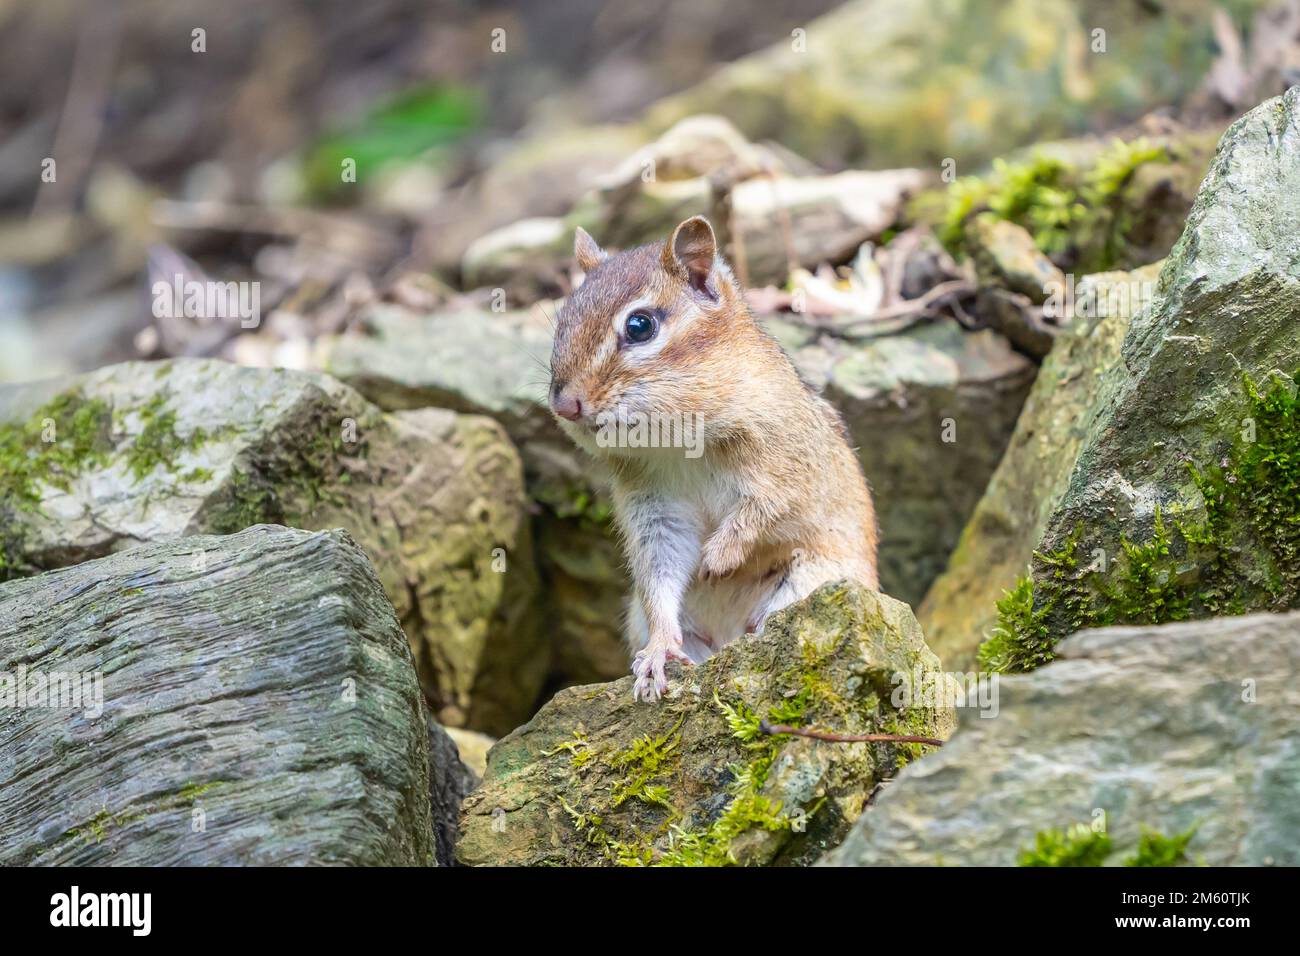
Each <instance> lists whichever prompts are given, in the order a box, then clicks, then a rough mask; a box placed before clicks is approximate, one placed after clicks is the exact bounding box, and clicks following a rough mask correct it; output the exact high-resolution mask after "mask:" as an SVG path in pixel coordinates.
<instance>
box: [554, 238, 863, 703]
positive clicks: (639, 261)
mask: <svg viewBox="0 0 1300 956" xmlns="http://www.w3.org/2000/svg"><path fill="white" fill-rule="evenodd" d="M574 245H575V248H574V252H575V255H576V257H577V260H578V264H579V266H580V267H581V268H582V269H583V271H584V272H585V273H586V279H585V281H584V282H583V283H582V285H581V286H580V287H579V288H578V289H577V291H576V292H574V293H573V295H572V296H571V297H570V298H569V300H568V301H567V302H566V303H565V304H564V306H563V307H562V308H561V310H560V315H559V322H558V327H557V329H556V334H555V347H554V352H553V355H552V359H551V405H552V409H553V410H554V411H555V413H556V415H557V418H558V419H559V421H560V424H561V425H562V426H563V427H564V429H565V430H566V431H567V432H568V433H569V435H570V436H571V437H572V438H573V439H574V440H575V441H576V442H577V443H578V444H579V445H580V446H582V447H584V448H586V449H588V450H589V451H591V452H592V453H593V454H595V455H598V456H600V457H601V458H602V459H604V460H605V461H606V462H607V463H608V464H609V466H610V468H611V470H612V472H613V475H614V508H615V514H616V518H617V522H618V526H619V528H620V530H621V532H622V535H623V538H624V542H625V546H626V550H627V553H628V559H629V564H630V567H631V572H632V577H633V582H634V585H635V593H634V595H633V599H632V602H631V606H630V609H629V620H628V632H627V633H628V642H629V645H630V646H631V648H632V650H633V651H634V652H635V653H636V659H635V663H634V664H633V673H635V674H636V676H637V682H636V688H635V691H634V693H635V694H636V695H637V696H639V697H643V698H648V699H656V698H657V697H658V696H659V695H660V694H661V693H662V692H663V691H664V690H665V688H666V680H665V678H664V664H665V662H666V661H667V660H668V659H673V658H676V659H682V660H694V661H697V662H698V661H701V660H704V659H705V658H707V657H708V656H709V655H711V654H712V653H713V652H715V651H716V650H718V649H719V648H720V647H722V646H723V645H725V644H727V643H728V642H730V641H732V640H734V639H736V638H737V637H740V636H742V635H743V634H745V633H747V632H756V631H759V630H761V629H762V626H763V622H764V621H765V619H766V618H767V616H768V615H769V614H771V613H772V612H773V611H776V610H778V609H780V608H782V607H784V606H786V605H787V604H790V603H791V602H793V601H797V600H799V599H801V598H803V597H805V596H806V595H808V594H809V593H811V592H812V591H813V590H814V589H815V588H817V587H818V586H819V585H821V584H824V583H826V582H828V581H834V580H841V579H849V580H853V581H858V582H861V583H862V584H865V585H867V586H869V587H872V588H876V587H878V586H879V585H878V582H877V576H876V520H875V512H874V510H873V508H872V503H871V494H870V492H869V491H868V490H867V485H866V482H865V480H864V479H863V476H862V471H861V469H860V467H859V465H858V461H857V458H856V457H855V456H854V454H853V451H852V449H850V447H849V444H848V441H847V439H846V433H845V429H844V426H843V423H842V422H841V420H840V418H839V415H838V414H837V413H836V412H835V410H834V409H832V408H831V406H830V405H828V404H827V403H826V402H825V401H824V400H822V399H821V398H820V397H818V396H817V395H815V394H814V393H813V392H812V391H811V390H810V389H809V388H808V387H807V386H806V385H805V384H804V383H803V381H802V380H801V379H800V378H799V376H798V374H797V373H796V372H795V370H794V367H793V366H792V365H791V364H790V360H789V359H788V358H787V357H786V356H785V354H784V353H783V352H782V351H781V349H780V347H779V346H778V345H777V344H776V342H775V341H774V340H773V339H772V337H771V336H770V335H768V334H767V333H766V332H764V331H763V330H762V329H761V328H760V327H759V326H758V324H757V323H756V322H755V321H754V318H753V316H752V315H751V314H750V312H749V309H748V308H747V307H746V305H745V302H744V298H743V295H742V291H741V289H740V287H739V285H738V284H737V283H736V281H735V279H734V278H733V277H732V275H731V271H730V270H729V269H728V267H727V265H726V263H724V262H723V261H722V259H721V257H720V256H719V255H718V253H717V248H716V242H715V239H714V235H713V230H712V228H711V227H710V225H709V223H708V221H707V220H705V219H703V218H701V217H695V218H693V219H688V220H686V221H685V222H683V223H682V224H681V225H679V226H678V227H677V229H676V230H675V231H674V233H673V236H672V238H671V239H669V240H668V241H667V242H666V243H654V244H651V245H646V246H641V247H639V248H636V249H632V250H629V251H627V252H623V253H620V254H617V255H607V254H606V253H604V252H602V251H601V250H600V248H599V247H598V246H597V245H596V243H595V242H594V241H593V240H592V239H591V237H590V236H589V235H587V233H586V232H584V231H583V230H581V229H579V230H578V233H577V237H576V240H575V244H574ZM647 327H653V334H652V335H651V337H650V338H649V339H647V340H644V341H641V340H639V336H640V335H641V334H642V333H644V331H645V329H646V328H647ZM620 413H621V414H622V415H623V416H624V417H625V418H631V419H634V420H635V419H636V418H637V417H638V416H641V417H642V418H644V417H645V416H660V419H661V420H677V419H676V417H677V416H684V417H683V418H681V419H680V420H682V421H688V420H689V421H695V422H699V423H701V424H702V439H703V440H702V445H701V448H702V454H699V456H698V457H688V455H687V454H685V453H684V452H683V449H682V448H681V447H658V448H644V447H618V446H617V445H614V446H611V445H610V444H609V443H608V442H600V441H598V440H597V434H598V433H597V428H598V427H599V426H600V425H601V423H602V422H608V421H609V420H610V417H611V416H615V415H618V414H620Z"/></svg>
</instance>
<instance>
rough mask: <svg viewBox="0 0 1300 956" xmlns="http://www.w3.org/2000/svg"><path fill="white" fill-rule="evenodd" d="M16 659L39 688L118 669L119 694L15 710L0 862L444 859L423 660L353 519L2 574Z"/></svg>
mask: <svg viewBox="0 0 1300 956" xmlns="http://www.w3.org/2000/svg"><path fill="white" fill-rule="evenodd" d="M21 668H26V671H25V674H26V679H25V681H24V683H25V686H26V692H27V693H28V694H31V693H34V690H33V688H34V687H35V686H36V685H35V684H34V683H33V680H34V677H35V675H38V674H39V675H41V676H43V677H44V678H45V679H46V680H47V681H48V680H50V679H53V676H54V675H55V674H86V675H90V674H99V675H102V684H101V687H102V695H103V696H102V700H103V709H102V712H100V713H99V714H98V715H97V716H93V715H92V714H93V709H92V710H91V711H90V712H89V713H88V712H87V710H86V708H85V707H69V706H61V707H52V706H49V704H50V703H51V701H50V700H49V699H48V697H43V698H41V699H42V701H43V702H44V704H45V706H32V705H31V704H30V703H29V705H28V706H25V707H22V706H9V705H8V704H6V707H5V710H4V714H5V718H4V720H3V721H0V863H4V864H6V865H29V864H73V865H102V864H116V865H149V866H159V865H177V864H189V865H233V864H252V865H282V864H309V863H310V864H321V863H327V864H349V865H368V864H384V865H404V866H413V865H424V864H427V863H430V862H432V861H433V857H434V839H433V834H432V832H431V828H430V804H429V748H428V737H427V734H426V729H425V724H424V719H423V714H422V711H423V703H422V701H421V697H420V688H419V684H418V682H417V681H416V677H415V671H414V668H413V667H412V661H411V653H410V650H409V649H408V647H407V644H406V640H405V638H404V637H403V636H402V630H401V627H400V626H399V625H398V622H397V618H396V616H395V615H394V614H393V609H392V607H391V605H390V604H389V603H388V600H387V599H386V598H385V596H384V592H383V588H382V587H381V586H380V583H379V580H378V578H377V577H376V576H375V572H374V570H373V569H372V568H371V566H370V564H369V562H368V561H367V560H366V557H365V555H364V554H363V553H362V552H361V550H360V549H359V548H358V547H357V546H356V545H355V544H354V543H353V541H352V540H351V538H350V537H349V536H348V535H347V534H346V533H345V532H342V531H327V532H315V533H313V532H306V531H297V530H292V529H287V528H280V527H274V526H266V525H263V526H258V527H254V528H250V529H248V530H246V531H243V532H241V533H239V534H235V535H229V536H192V537H186V538H180V539H176V540H171V541H167V542H160V543H152V544H144V545H141V546H140V547H137V548H133V549H131V550H129V551H124V552H121V553H118V554H114V555H111V556H109V557H104V558H100V559H98V560H94V561H88V562H86V563H84V564H79V565H77V566H75V567H72V568H66V569H63V570H60V571H51V572H48V573H45V574H41V575H37V576H35V577H31V578H26V579H23V580H18V581H10V582H8V583H5V584H2V585H0V674H3V675H10V676H11V678H12V679H13V680H14V681H17V680H18V679H19V678H18V675H20V674H23V673H24V672H23V671H22V670H20V669H21ZM7 687H8V689H7V690H6V688H7ZM17 692H18V690H17V689H15V688H14V687H12V686H9V685H8V682H7V681H4V680H3V679H0V694H6V693H17ZM0 699H3V698H0ZM71 701H72V699H71V697H65V698H64V703H71ZM196 821H198V822H201V824H202V827H201V828H198V827H196Z"/></svg>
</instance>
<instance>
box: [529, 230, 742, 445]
mask: <svg viewBox="0 0 1300 956" xmlns="http://www.w3.org/2000/svg"><path fill="white" fill-rule="evenodd" d="M574 255H575V256H576V258H577V260H578V266H579V267H580V268H581V269H582V270H583V272H585V273H586V278H585V280H584V281H583V283H582V285H581V286H579V287H578V289H577V290H576V291H575V292H574V293H573V295H571V296H570V297H569V298H568V300H567V301H566V302H565V303H564V305H563V306H562V307H561V308H560V314H559V319H558V322H557V326H556V330H555V346H554V349H553V350H552V353H551V388H550V402H551V410H552V411H553V412H554V413H555V415H556V416H557V417H558V418H559V419H560V420H561V422H560V423H561V425H562V426H563V427H564V428H565V431H567V432H569V434H570V435H571V436H572V437H574V438H576V439H578V440H579V441H581V440H582V438H583V437H584V433H589V432H590V430H591V429H592V428H594V427H596V426H598V425H599V424H600V420H601V419H602V418H604V417H606V416H617V415H619V414H621V413H623V414H627V415H648V414H655V413H658V414H668V415H672V414H693V413H694V414H701V413H702V412H703V408H702V407H701V402H702V401H706V399H707V396H708V395H709V392H710V389H716V388H717V386H718V382H719V376H720V375H723V376H725V374H726V372H727V370H728V366H730V367H731V369H732V370H734V362H735V356H734V354H731V355H729V353H728V342H729V341H730V340H734V339H735V338H736V337H737V334H738V333H739V332H740V331H741V329H742V328H743V327H744V326H751V327H752V323H753V319H752V318H751V317H750V315H749V312H748V309H747V308H746V307H745V304H744V300H743V298H742V295H741V290H740V288H739V286H738V285H737V283H736V281H735V279H734V278H732V275H731V270H730V269H729V268H728V267H727V265H726V263H725V262H724V261H723V260H722V258H721V257H720V256H719V255H718V248H717V240H716V239H715V237H714V235H713V227H712V226H710V225H709V221H708V220H707V219H705V218H703V217H702V216H695V217H693V218H691V219H687V220H686V221H685V222H683V223H681V224H680V225H679V226H678V227H677V228H676V229H675V230H673V234H672V236H671V237H670V238H669V239H668V241H667V242H662V243H651V244H649V245H645V246H638V247H637V248H635V249H630V250H628V251H627V252H620V253H617V254H614V255H610V254H608V253H606V252H605V251H603V250H602V249H601V248H600V247H599V246H598V245H596V242H595V240H593V239H592V238H591V236H589V235H588V234H587V233H586V232H585V231H584V230H582V229H578V231H577V235H576V237H575V239H574ZM583 443H584V444H587V443H586V442H583Z"/></svg>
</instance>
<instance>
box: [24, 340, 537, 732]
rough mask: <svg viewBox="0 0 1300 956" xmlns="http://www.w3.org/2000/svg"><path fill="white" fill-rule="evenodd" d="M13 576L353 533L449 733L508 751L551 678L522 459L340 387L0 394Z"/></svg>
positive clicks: (195, 373) (160, 380)
mask: <svg viewBox="0 0 1300 956" xmlns="http://www.w3.org/2000/svg"><path fill="white" fill-rule="evenodd" d="M0 448H2V449H3V455H4V457H5V459H6V467H5V469H4V472H7V474H5V475H4V476H3V477H0V482H3V483H4V485H3V486H4V489H5V495H4V496H3V500H2V501H0V518H2V519H3V521H2V522H0V543H2V544H3V548H0V569H4V570H5V572H6V574H7V575H9V576H12V575H15V574H28V573H32V572H35V571H40V570H44V569H48V568H56V567H61V566H64V565H68V564H74V563H77V562H79V561H85V560H88V559H90V558H94V557H98V556H101V555H104V554H108V553H110V552H112V551H116V550H120V549H122V548H128V547H132V546H135V545H138V544H139V543H141V542H145V541H155V540H163V539H167V538H173V537H178V536H180V535H184V534H192V533H196V532H215V533H228V532H233V531H238V530H240V529H242V528H245V527H248V526H249V525H253V524H257V523H261V522H275V523H283V524H289V525H294V526H298V527H305V528H309V529H317V528H330V527H344V528H347V529H348V530H349V531H350V532H351V533H352V534H353V536H354V538H355V539H356V540H357V542H358V543H359V544H360V545H361V546H362V548H363V549H365V551H366V552H367V554H368V555H370V557H371V560H372V561H373V562H374V564H375V567H376V570H377V572H378V574H379V577H380V580H382V581H383V582H384V586H385V589H386V590H387V592H388V595H389V598H390V600H391V601H392V602H393V605H394V607H396V609H397V612H398V616H399V618H400V620H401V621H402V624H403V627H404V628H405V630H406V634H407V636H408V637H409V638H410V640H411V644H412V647H413V649H414V651H415V656H416V661H417V664H418V666H419V669H420V676H421V680H422V683H423V685H424V687H425V690H426V691H427V692H428V694H429V696H430V697H431V699H432V700H433V701H434V702H435V703H436V704H437V706H438V717H439V719H440V720H442V721H443V722H444V723H450V724H468V725H470V726H475V727H478V728H480V729H484V730H488V731H492V732H496V733H503V732H505V731H506V730H509V729H511V728H512V727H514V726H516V725H517V723H518V721H520V720H522V719H525V718H526V717H527V716H528V715H529V714H530V713H531V712H532V704H533V702H534V700H535V698H536V695H537V692H538V691H539V690H540V688H541V685H542V681H543V679H544V676H545V669H546V651H545V644H544V641H543V636H542V635H541V633H540V632H539V630H538V622H537V620H536V616H535V615H534V614H533V613H532V606H533V604H534V600H535V595H536V575H535V570H534V565H533V557H532V544H531V540H530V529H529V523H528V519H527V515H526V512H525V502H524V495H523V482H522V475H521V468H520V464H519V459H518V456H517V454H516V453H515V451H514V449H513V448H511V447H510V443H509V441H508V440H507V438H506V436H505V434H504V433H503V432H502V430H501V428H500V426H498V425H497V424H496V423H494V422H492V421H490V420H488V419H486V418H482V417H475V416H465V415H457V414H455V413H453V412H451V411H447V410H443V409H432V408H429V409H419V410H414V411H409V412H401V413H398V414H385V413H383V412H381V411H380V410H379V409H378V408H376V407H375V406H374V405H372V404H370V403H369V402H367V401H365V400H364V399H363V398H362V397H361V396H360V395H359V394H357V393H356V392H355V391H354V390H353V389H351V388H349V387H347V386H345V385H343V384H341V383H340V382H338V381H336V380H334V379H332V378H329V377H328V376H323V375H314V374H306V373H299V372H288V371H283V370H274V371H273V370H267V369H251V368H240V367H237V366H234V365H229V364H227V363H224V362H218V361H208V360H197V359H194V360H174V361H169V362H162V363H140V362H136V363H127V364H124V365H116V366H110V367H108V368H105V369H101V370H99V371H97V372H93V373H90V374H88V375H85V376H81V377H77V378H72V379H63V380H56V381H53V382H44V383H37V384H35V385H25V386H12V387H6V388H4V389H0Z"/></svg>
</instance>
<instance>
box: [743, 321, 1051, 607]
mask: <svg viewBox="0 0 1300 956" xmlns="http://www.w3.org/2000/svg"><path fill="white" fill-rule="evenodd" d="M769 327H770V328H771V329H772V330H773V332H774V334H776V335H777V337H778V339H780V340H781V342H782V344H783V345H784V346H785V347H786V348H787V350H788V351H789V352H790V356H791V358H793V359H794V362H795V365H796V367H797V368H798V369H799V371H800V373H801V374H802V375H803V376H804V378H805V379H807V380H808V381H809V382H811V383H812V384H813V385H814V386H816V387H818V388H821V389H822V390H823V394H824V395H825V396H826V398H827V399H828V400H829V401H830V402H831V403H832V404H833V405H834V406H835V407H836V408H838V409H839V410H840V412H841V414H843V416H844V421H845V424H846V425H848V429H849V433H850V435H851V436H852V439H853V444H854V446H855V447H856V448H857V450H858V457H859V459H860V460H861V461H862V468H863V471H864V472H865V473H866V476H867V482H868V483H869V484H870V485H871V490H872V493H873V494H874V495H875V501H876V514H877V516H878V519H879V522H880V583H881V587H882V588H884V590H885V591H886V593H889V594H892V595H894V596H896V597H898V598H899V599H901V600H904V601H907V602H908V603H909V604H912V605H913V606H915V605H916V604H919V603H920V601H921V598H922V597H923V596H924V595H925V592H926V589H927V588H928V587H929V586H930V582H931V581H933V580H934V578H935V577H936V576H937V575H938V574H939V573H940V572H941V571H942V570H943V567H944V564H945V563H946V562H947V560H948V555H949V554H950V553H951V551H952V549H953V547H954V545H956V543H957V538H958V536H959V535H960V534H961V530H962V527H963V526H964V525H965V523H966V519H967V518H968V517H969V516H970V513H971V511H972V509H974V507H975V504H976V502H978V501H979V498H980V494H981V492H982V491H983V490H984V485H985V483H986V482H987V481H988V478H989V476H990V475H991V474H992V473H993V470H994V468H996V467H997V463H998V460H999V459H1000V457H1001V455H1002V450H1003V449H1004V448H1005V447H1006V444H1007V440H1008V438H1009V437H1010V435H1011V431H1012V429H1013V428H1014V427H1015V422H1016V416H1017V415H1018V414H1019V412H1020V407H1021V405H1022V404H1023V402H1024V400H1025V395H1026V394H1027V393H1028V391H1029V387H1030V385H1031V383H1032V382H1033V380H1034V373H1035V366H1034V364H1033V362H1031V361H1030V360H1029V359H1027V358H1025V357H1024V356H1023V355H1021V354H1019V353H1018V352H1016V351H1014V350H1013V349H1012V348H1011V347H1010V346H1009V345H1008V344H1007V342H1006V340H1005V339H1003V338H1001V337H1000V336H998V335H996V334H995V333H993V332H990V331H987V330H985V331H981V332H974V333H969V332H963V331H962V330H961V328H960V327H959V326H957V325H956V324H955V323H951V322H941V323H934V324H929V325H922V326H918V327H916V328H915V329H912V330H910V331H909V332H907V333H905V334H903V335H895V336H888V337H884V338H878V339H869V340H866V341H863V342H854V343H849V342H843V341H837V340H829V341H827V340H824V339H819V338H817V337H816V336H815V335H814V334H813V333H812V332H811V331H810V330H808V329H806V328H802V327H799V326H794V325H791V324H789V323H784V322H770V323H769Z"/></svg>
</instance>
